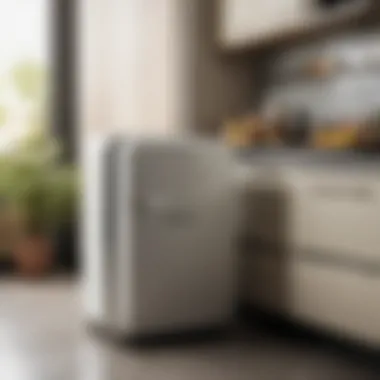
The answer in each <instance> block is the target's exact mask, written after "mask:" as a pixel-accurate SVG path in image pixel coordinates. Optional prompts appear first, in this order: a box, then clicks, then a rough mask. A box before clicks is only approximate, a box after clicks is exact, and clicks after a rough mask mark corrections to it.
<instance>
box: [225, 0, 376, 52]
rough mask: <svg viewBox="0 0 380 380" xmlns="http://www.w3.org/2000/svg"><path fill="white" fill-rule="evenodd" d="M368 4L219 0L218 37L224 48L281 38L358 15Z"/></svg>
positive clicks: (283, 0) (306, 0) (282, 0)
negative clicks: (332, 6) (320, 5)
mask: <svg viewBox="0 0 380 380" xmlns="http://www.w3.org/2000/svg"><path fill="white" fill-rule="evenodd" d="M368 4H369V3H368V2H367V1H362V0H358V1H356V2H353V3H352V4H350V5H346V6H342V7H339V8H337V9H336V10H331V9H330V10H328V11H327V10H322V9H320V8H318V7H317V6H316V3H315V1H313V0H254V1H253V0H220V1H219V6H220V9H219V15H220V17H219V36H218V37H219V40H220V42H221V44H222V46H224V47H226V48H239V47H245V46H247V45H254V44H259V43H260V44H261V43H265V42H268V41H271V40H273V39H284V38H286V37H287V36H290V35H294V34H300V35H302V34H303V33H305V32H307V31H308V30H310V29H318V28H324V27H326V26H328V25H331V24H334V23H336V22H342V21H345V20H349V19H350V18H351V17H352V16H355V17H357V16H360V15H361V14H364V13H365V12H366V11H367V10H368Z"/></svg>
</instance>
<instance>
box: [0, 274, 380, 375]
mask: <svg viewBox="0 0 380 380" xmlns="http://www.w3.org/2000/svg"><path fill="white" fill-rule="evenodd" d="M79 301H80V299H79V289H78V286H77V285H76V284H75V283H74V282H71V281H68V280H54V281H47V282H43V283H25V282H24V283H21V282H20V283H19V282H16V281H9V280H5V281H0V380H76V379H78V380H84V379H85V380H124V379H125V380H135V379H136V380H148V379H149V380H150V379H152V380H160V379H162V380H164V379H165V380H203V379H205V380H206V379H210V380H214V379H218V380H220V379H223V380H229V379H231V380H240V379H247V380H256V379H257V380H269V379H270V380H280V379H281V380H298V379H299V380H334V379H342V380H367V379H368V380H369V379H380V374H376V372H375V371H374V370H373V369H370V368H367V367H366V366H365V365H364V364H362V363H361V362H359V361H355V360H352V358H348V357H346V356H345V355H344V354H340V353H337V352H335V351H332V350H327V349H323V348H321V347H315V346H313V345H312V344H307V343H305V342H303V343H302V342H299V341H298V342H296V341H290V340H287V339H285V338H279V337H278V338H275V337H273V336H268V335H267V334H263V333H260V334H259V333H250V334H244V335H242V334H237V335H236V337H233V338H230V339H226V340H225V341H219V342H210V343H203V344H199V345H194V344H192V345H185V344H183V345H175V346H166V347H163V348H157V347H155V348H151V349H132V348H130V347H123V348H122V347H118V348H117V347H116V346H115V345H111V344H107V343H104V342H101V341H100V340H99V339H96V338H94V337H90V336H89V335H88V334H87V333H86V332H85V329H84V328H83V326H82V325H81V313H80V302H79ZM248 335H249V336H248Z"/></svg>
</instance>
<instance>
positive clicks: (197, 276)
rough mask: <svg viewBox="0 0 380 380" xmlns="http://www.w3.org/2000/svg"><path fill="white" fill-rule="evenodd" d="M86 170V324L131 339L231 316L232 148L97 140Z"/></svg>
mask: <svg viewBox="0 0 380 380" xmlns="http://www.w3.org/2000/svg"><path fill="white" fill-rule="evenodd" d="M84 168H85V170H84V175H85V197H84V198H85V201H84V210H83V211H84V236H85V239H84V247H83V249H84V268H83V269H84V272H83V273H84V276H83V277H84V288H85V292H84V296H85V312H86V318H87V320H88V321H90V322H91V323H93V324H95V325H97V326H100V327H104V328H107V329H109V330H111V331H114V332H118V333H121V334H123V335H126V336H131V337H132V336H133V337H134V336H140V335H143V336H145V335H150V334H153V335H156V334H166V333H173V332H179V331H185V330H192V329H203V328H209V327H220V326H222V325H225V324H228V323H229V322H231V320H232V318H233V314H234V307H235V241H234V239H235V237H236V233H237V218H238V198H237V196H236V193H235V191H236V190H237V187H236V184H235V179H234V171H233V161H232V157H230V154H229V153H228V151H227V150H225V148H223V147H222V146H220V145H217V143H208V142H200V141H191V140H190V139H189V140H174V139H173V140H156V139H147V138H145V139H134V140H131V139H128V138H126V137H123V136H114V137H107V138H104V137H103V138H94V139H92V140H91V141H90V142H89V143H87V145H86V147H85V154H84Z"/></svg>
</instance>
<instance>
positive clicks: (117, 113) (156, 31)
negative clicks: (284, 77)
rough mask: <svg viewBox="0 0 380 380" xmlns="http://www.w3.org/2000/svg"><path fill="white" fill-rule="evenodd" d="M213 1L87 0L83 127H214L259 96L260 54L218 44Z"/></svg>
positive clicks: (160, 131)
mask: <svg viewBox="0 0 380 380" xmlns="http://www.w3.org/2000/svg"><path fill="white" fill-rule="evenodd" d="M215 6H216V2H215V1H212V0H208V1H202V0H181V1H178V0H108V1H103V0H81V3H80V8H81V10H80V14H81V16H80V24H81V25H80V30H81V57H82V58H81V63H80V68H81V76H80V78H81V86H80V87H81V92H80V99H81V109H82V111H81V118H80V119H81V121H80V123H81V125H82V130H86V131H88V130H91V131H94V130H108V131H109V130H111V129H119V130H125V131H128V132H131V133H158V134H167V133H177V132H184V131H185V132H188V131H196V132H201V133H214V132H215V130H216V129H217V127H218V126H220V124H221V123H222V122H223V120H224V119H225V118H227V117H230V116H232V115H236V114H238V113H240V112H242V111H243V110H244V109H246V108H247V107H248V106H249V105H251V104H252V103H253V102H254V99H255V98H256V91H257V89H258V88H260V87H261V86H255V58H252V57H250V58H247V59H241V60H237V61H236V60H229V59H226V58H225V57H223V56H222V55H221V54H220V52H219V51H218V50H217V47H216V43H215V41H216V24H215V21H216V9H215Z"/></svg>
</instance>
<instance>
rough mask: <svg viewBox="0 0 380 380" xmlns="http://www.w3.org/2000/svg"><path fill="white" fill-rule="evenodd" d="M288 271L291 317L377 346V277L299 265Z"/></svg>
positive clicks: (379, 336) (379, 312) (379, 316)
mask: <svg viewBox="0 0 380 380" xmlns="http://www.w3.org/2000/svg"><path fill="white" fill-rule="evenodd" d="M288 269H289V275H288V279H289V284H290V285H289V292H288V294H289V307H288V310H289V312H290V315H291V316H292V317H294V318H295V319H296V320H298V321H302V322H304V323H306V324H308V325H311V326H313V325H314V326H316V327H318V328H321V329H325V330H327V331H330V332H333V333H334V334H336V333H337V334H338V335H344V336H345V337H351V338H354V339H356V340H358V341H367V342H368V343H373V344H379V342H380V304H379V302H378V298H379V290H380V277H379V276H378V275H370V274H366V273H365V271H355V270H347V269H346V268H336V267H333V266H328V265H318V264H311V263H305V262H302V261H295V262H293V263H292V265H291V267H289V268H288Z"/></svg>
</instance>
